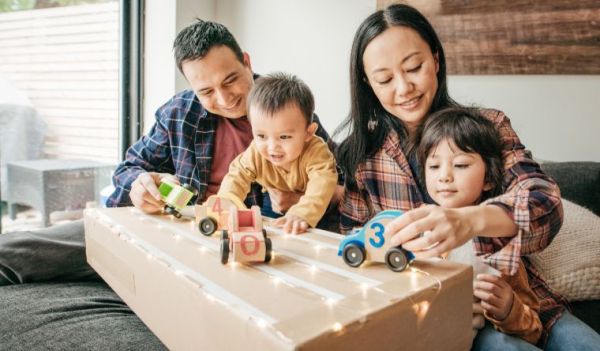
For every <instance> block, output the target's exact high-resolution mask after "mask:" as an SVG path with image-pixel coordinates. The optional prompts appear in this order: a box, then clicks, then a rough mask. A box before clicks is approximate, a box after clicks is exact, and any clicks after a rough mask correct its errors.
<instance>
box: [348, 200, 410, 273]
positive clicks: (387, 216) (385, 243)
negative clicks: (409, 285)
mask: <svg viewBox="0 0 600 351" xmlns="http://www.w3.org/2000/svg"><path fill="white" fill-rule="evenodd" d="M400 215H402V211H394V210H386V211H382V212H380V213H378V214H377V215H376V216H375V217H373V218H372V219H371V220H370V221H368V222H367V224H365V226H364V227H362V228H357V229H354V230H353V231H352V234H350V235H348V236H347V237H345V238H344V239H343V240H342V241H341V242H340V246H339V250H338V256H342V258H343V259H344V262H346V264H347V265H349V266H351V267H358V266H360V265H361V264H362V263H363V262H364V261H365V260H369V261H374V262H385V264H386V265H387V266H388V268H389V269H391V270H392V271H394V272H401V271H403V270H404V269H406V267H407V266H408V264H409V263H410V262H412V261H413V260H414V259H415V256H414V255H413V253H412V252H410V251H408V250H404V249H403V248H402V247H401V246H391V245H390V243H389V242H390V240H389V239H390V238H389V237H385V236H384V235H383V233H384V232H385V226H386V224H387V223H389V222H390V221H391V220H392V219H394V218H396V217H398V216H400Z"/></svg>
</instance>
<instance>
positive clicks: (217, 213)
mask: <svg viewBox="0 0 600 351" xmlns="http://www.w3.org/2000/svg"><path fill="white" fill-rule="evenodd" d="M232 206H233V207H234V208H236V209H238V210H242V209H246V206H245V205H244V204H243V203H240V202H236V201H234V200H231V199H229V198H225V197H221V196H217V195H212V196H209V197H208V199H207V200H206V201H205V202H204V204H202V205H196V206H195V208H194V213H195V216H196V223H198V230H200V233H202V234H204V235H206V236H211V235H213V233H214V232H215V231H217V230H227V227H228V222H229V212H230V208H232ZM261 228H262V227H261Z"/></svg>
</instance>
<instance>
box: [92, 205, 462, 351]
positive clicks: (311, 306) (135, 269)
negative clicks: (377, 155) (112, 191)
mask: <svg viewBox="0 0 600 351" xmlns="http://www.w3.org/2000/svg"><path fill="white" fill-rule="evenodd" d="M85 227H86V247H87V255H88V261H89V263H90V264H91V265H92V267H94V269H96V271H97V272H98V273H99V274H100V275H101V276H102V277H103V278H104V279H105V280H106V281H107V283H108V284H109V285H110V286H111V287H112V288H113V289H114V290H115V291H116V292H117V294H119V296H121V298H123V300H124V301H125V302H126V303H127V304H128V305H129V306H130V307H131V308H132V310H133V311H134V312H135V313H136V314H137V315H138V316H139V317H140V319H142V321H144V323H146V324H147V325H148V327H149V328H150V329H151V330H152V331H153V332H154V333H155V334H156V335H157V336H158V337H159V338H160V339H161V340H162V341H163V342H164V343H165V344H166V345H167V346H168V347H169V348H170V349H173V350H198V349H202V350H292V349H301V350H317V349H320V350H322V349H326V350H365V349H377V350H402V349H407V350H408V349H410V350H438V349H443V350H465V349H468V348H469V347H470V344H471V300H472V270H471V268H470V267H469V266H464V265H460V264H455V263H450V262H446V261H439V262H429V261H427V262H421V261H416V262H414V263H413V264H412V266H411V268H410V269H408V270H406V271H404V272H401V273H394V272H392V271H390V270H389V269H387V267H385V265H383V264H378V263H373V264H370V265H365V266H362V267H360V268H351V267H348V266H347V265H346V264H344V262H343V260H342V259H341V257H338V256H337V244H338V242H339V240H340V239H341V237H342V236H341V235H337V234H333V233H327V232H322V231H313V232H311V233H308V234H305V235H299V236H289V235H281V234H278V233H277V231H274V230H273V229H272V228H269V227H267V232H268V233H269V237H270V238H271V240H272V241H273V251H274V255H273V259H272V261H271V263H269V264H264V263H260V264H251V265H242V264H231V263H230V264H227V265H222V264H221V262H220V258H219V244H220V234H219V233H216V234H214V235H213V236H211V237H206V236H203V235H201V234H200V233H199V232H198V229H197V225H196V224H195V222H194V221H186V220H176V219H174V218H172V217H168V216H151V215H145V214H142V213H141V212H139V211H137V210H135V209H131V208H116V209H91V210H87V211H86V214H85Z"/></svg>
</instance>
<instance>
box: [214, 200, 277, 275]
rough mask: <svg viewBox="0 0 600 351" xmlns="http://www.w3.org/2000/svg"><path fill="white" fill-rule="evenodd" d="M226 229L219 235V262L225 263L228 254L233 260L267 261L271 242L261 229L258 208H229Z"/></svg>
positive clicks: (269, 259)
mask: <svg viewBox="0 0 600 351" xmlns="http://www.w3.org/2000/svg"><path fill="white" fill-rule="evenodd" d="M228 222H229V223H228V230H223V234H222V235H221V263H223V264H227V262H228V261H229V255H230V254H231V255H232V258H233V261H235V262H269V261H271V253H272V244H271V239H270V238H268V237H267V231H266V230H264V229H263V224H262V217H261V214H260V208H259V207H258V206H252V208H251V209H250V210H247V209H243V210H240V209H238V208H237V207H236V206H231V207H230V209H229V221H228Z"/></svg>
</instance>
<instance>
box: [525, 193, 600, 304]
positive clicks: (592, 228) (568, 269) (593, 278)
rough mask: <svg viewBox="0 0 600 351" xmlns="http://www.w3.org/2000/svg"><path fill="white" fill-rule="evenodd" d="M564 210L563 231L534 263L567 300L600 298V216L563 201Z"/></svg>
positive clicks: (534, 256) (535, 256)
mask: <svg viewBox="0 0 600 351" xmlns="http://www.w3.org/2000/svg"><path fill="white" fill-rule="evenodd" d="M563 209H564V222H563V226H562V228H561V230H560V232H559V233H558V235H557V236H556V237H555V238H554V240H553V241H552V243H551V244H550V246H548V247H547V248H546V249H545V250H544V251H543V252H541V253H538V254H535V255H531V256H530V259H531V262H532V263H533V265H534V266H535V267H536V268H537V269H538V270H539V272H540V273H541V274H542V276H543V277H544V279H545V280H546V282H547V283H548V285H549V286H550V288H552V289H553V290H555V291H556V292H558V293H560V294H562V295H563V296H565V297H566V298H567V299H569V300H571V301H579V300H595V299H600V217H599V216H597V215H595V214H594V213H592V212H591V211H589V210H587V209H585V208H583V207H581V206H579V205H576V204H574V203H572V202H570V201H567V200H564V199H563Z"/></svg>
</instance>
